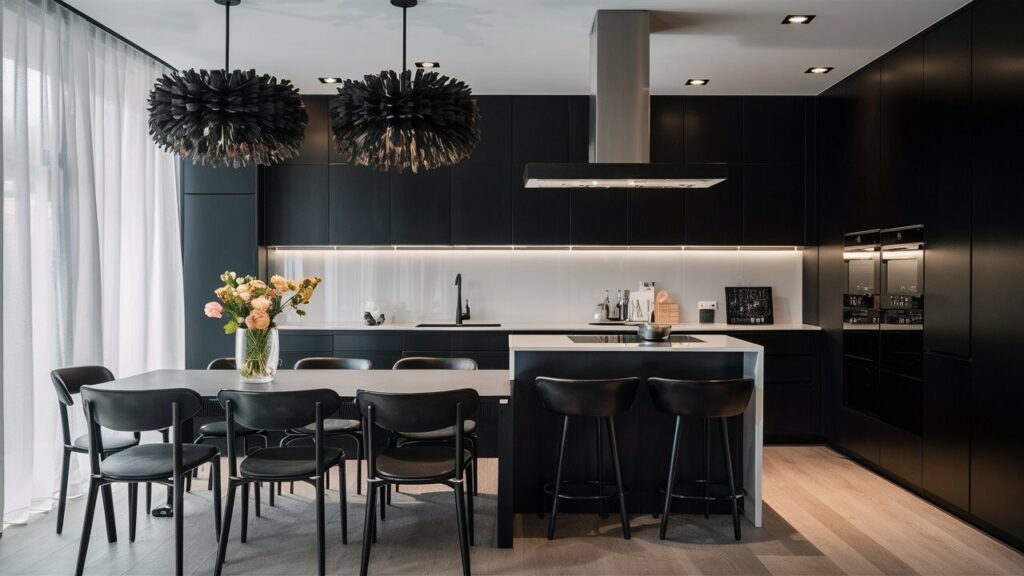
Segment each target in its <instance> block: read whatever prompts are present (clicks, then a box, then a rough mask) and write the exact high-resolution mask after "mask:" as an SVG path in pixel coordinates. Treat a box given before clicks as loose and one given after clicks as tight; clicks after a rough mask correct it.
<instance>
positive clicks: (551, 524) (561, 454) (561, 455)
mask: <svg viewBox="0 0 1024 576" xmlns="http://www.w3.org/2000/svg"><path fill="white" fill-rule="evenodd" d="M568 436H569V417H568V416H564V417H563V420H562V441H561V443H559V445H558V467H557V468H556V469H555V485H554V489H553V490H552V492H553V493H554V494H553V495H552V498H551V517H550V518H548V540H554V539H555V516H557V515H558V494H559V492H560V491H561V488H562V463H563V462H564V461H565V441H566V438H567V437H568Z"/></svg>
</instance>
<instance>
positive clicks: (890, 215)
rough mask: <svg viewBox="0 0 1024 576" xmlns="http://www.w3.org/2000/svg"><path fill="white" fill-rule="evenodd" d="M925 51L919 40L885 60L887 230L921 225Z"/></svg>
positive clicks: (882, 102)
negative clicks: (922, 112) (922, 84)
mask: <svg viewBox="0 0 1024 576" xmlns="http://www.w3.org/2000/svg"><path fill="white" fill-rule="evenodd" d="M921 47H922V41H921V39H920V38H917V39H915V40H912V41H910V42H908V43H907V44H904V45H903V46H901V47H899V48H897V49H896V50H895V51H893V52H892V53H891V54H889V55H888V56H886V57H885V58H884V59H882V64H881V85H880V87H881V89H880V100H879V101H880V113H881V123H880V127H881V134H880V136H881V144H880V150H881V163H880V167H881V172H880V177H879V185H880V186H881V195H882V211H881V225H882V227H883V228H894V227H897V226H909V225H912V224H920V223H921V216H922V215H921V208H920V203H921V202H920V200H921V185H920V182H919V173H920V165H921V144H922V142H921V139H920V134H921V107H922V102H921V74H922V51H921Z"/></svg>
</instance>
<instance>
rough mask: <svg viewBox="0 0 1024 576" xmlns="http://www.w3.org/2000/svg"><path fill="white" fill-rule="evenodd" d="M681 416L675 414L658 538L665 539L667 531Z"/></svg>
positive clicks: (674, 482) (677, 459) (677, 457)
mask: <svg viewBox="0 0 1024 576" xmlns="http://www.w3.org/2000/svg"><path fill="white" fill-rule="evenodd" d="M682 424H683V417H682V416H676V433H675V435H674V436H673V437H672V459H671V460H669V465H668V482H667V483H666V484H665V505H664V506H663V507H662V509H661V528H660V529H659V531H658V538H659V539H661V540H664V539H665V533H666V532H667V531H668V515H669V514H670V513H671V512H672V492H673V491H674V490H675V486H676V466H677V463H678V462H679V438H680V437H681V436H682V434H683V428H682Z"/></svg>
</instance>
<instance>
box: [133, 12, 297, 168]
mask: <svg viewBox="0 0 1024 576" xmlns="http://www.w3.org/2000/svg"><path fill="white" fill-rule="evenodd" d="M241 1H242V0H214V2H216V3H217V4H221V5H223V6H224V8H225V24H224V27H225V33H224V52H225V54H224V69H223V70H186V71H184V72H173V73H171V74H165V75H163V76H162V77H161V78H159V79H158V80H157V82H156V85H154V86H153V90H152V91H151V92H150V93H149V133H150V134H151V135H152V136H153V140H154V141H155V142H156V143H157V144H158V145H159V146H161V147H162V148H163V149H165V150H167V151H169V152H173V153H176V154H179V155H181V156H182V157H183V158H191V159H192V163H193V164H210V165H212V166H219V165H227V166H234V167H239V166H245V165H248V164H249V163H250V162H255V163H257V164H276V163H278V162H281V161H282V160H285V159H287V158H291V157H292V156H295V155H296V154H298V153H299V147H300V146H301V145H302V139H303V136H304V134H305V130H306V123H307V122H308V121H309V116H308V115H307V114H306V109H305V106H304V105H303V104H302V98H301V97H300V96H299V91H298V89H297V88H295V87H294V86H293V85H292V83H291V82H289V81H288V80H278V79H277V78H275V77H273V76H270V75H269V74H256V71H255V70H247V71H243V70H233V71H229V70H230V67H229V66H228V52H229V45H228V44H229V41H230V38H231V35H230V32H231V18H230V16H231V7H232V6H237V5H238V4H239V3H240V2H241Z"/></svg>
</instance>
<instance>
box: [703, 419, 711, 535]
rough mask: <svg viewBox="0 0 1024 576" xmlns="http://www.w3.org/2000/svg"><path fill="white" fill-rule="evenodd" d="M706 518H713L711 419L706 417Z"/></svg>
mask: <svg viewBox="0 0 1024 576" xmlns="http://www.w3.org/2000/svg"><path fill="white" fill-rule="evenodd" d="M704 518H705V519H708V518H711V421H710V420H709V419H707V418H705V419H704Z"/></svg>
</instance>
